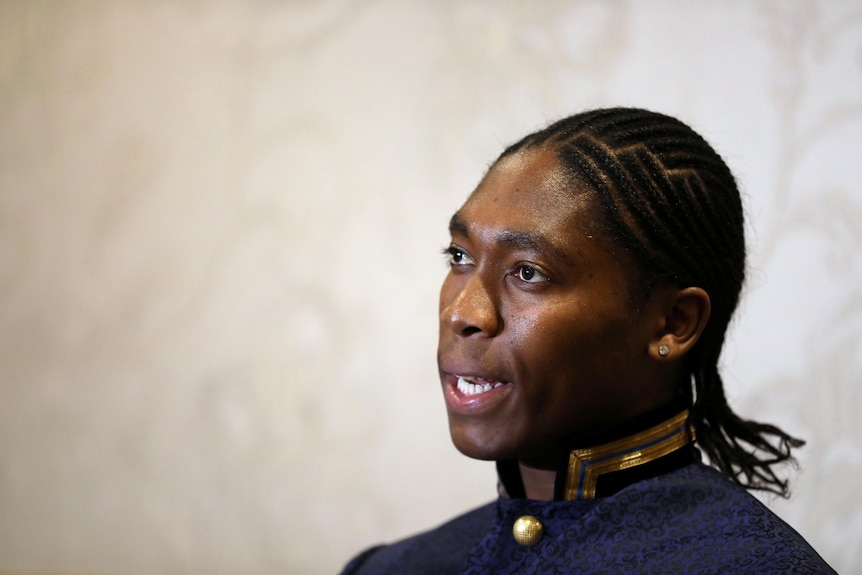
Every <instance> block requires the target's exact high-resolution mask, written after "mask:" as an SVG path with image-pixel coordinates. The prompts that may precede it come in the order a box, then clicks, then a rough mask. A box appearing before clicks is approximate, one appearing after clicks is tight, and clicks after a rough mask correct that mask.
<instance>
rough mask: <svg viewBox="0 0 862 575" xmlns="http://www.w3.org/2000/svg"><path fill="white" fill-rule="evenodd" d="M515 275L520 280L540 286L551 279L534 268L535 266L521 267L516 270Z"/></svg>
mask: <svg viewBox="0 0 862 575" xmlns="http://www.w3.org/2000/svg"><path fill="white" fill-rule="evenodd" d="M515 275H516V276H518V279H519V280H521V281H523V282H526V283H531V284H538V283H542V282H547V281H550V280H551V278H549V277H548V276H546V275H545V274H543V273H542V272H540V271H539V270H537V269H536V268H534V267H533V266H528V265H520V266H518V267H517V268H516V269H515Z"/></svg>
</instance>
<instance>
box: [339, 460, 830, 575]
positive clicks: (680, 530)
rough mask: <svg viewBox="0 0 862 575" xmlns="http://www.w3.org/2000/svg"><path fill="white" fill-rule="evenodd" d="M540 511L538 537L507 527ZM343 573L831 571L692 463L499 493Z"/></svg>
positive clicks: (793, 535)
mask: <svg viewBox="0 0 862 575" xmlns="http://www.w3.org/2000/svg"><path fill="white" fill-rule="evenodd" d="M523 515H533V516H535V517H537V518H538V519H539V520H540V521H541V522H542V524H543V526H544V533H545V534H544V537H543V538H542V540H541V541H540V542H539V543H538V544H537V545H535V546H534V547H529V548H528V547H522V546H520V545H519V544H518V543H517V542H516V541H515V540H514V538H513V536H512V525H513V524H514V522H515V521H516V520H517V519H518V518H519V517H521V516H523ZM343 573H344V575H352V574H356V575H385V574H399V575H400V574H411V575H423V574H429V575H430V574H434V575H445V574H449V573H452V574H456V573H457V574H463V575H480V574H482V575H485V574H490V573H493V574H499V575H505V574H510V573H511V574H515V573H518V574H522V575H551V574H567V573H578V574H589V573H608V574H611V573H613V574H626V573H632V574H635V573H637V574H645V573H673V574H679V573H692V574H695V573H703V574H707V573H733V574H737V573H757V574H760V575H764V574H765V575H771V574H778V573H800V574H801V573H834V571H833V570H832V569H831V568H830V567H829V566H828V565H827V564H826V563H825V562H824V561H823V559H821V558H820V556H819V555H818V554H817V553H816V552H815V551H814V550H813V549H812V548H811V547H810V546H809V545H808V543H807V542H806V541H805V540H804V539H803V538H802V537H801V536H800V535H799V534H798V533H797V532H796V531H794V530H793V529H792V528H791V527H790V526H789V525H787V524H786V523H784V522H783V521H782V520H781V519H779V518H778V517H777V516H776V515H775V514H773V513H772V512H771V511H769V510H768V509H767V508H766V507H765V506H764V505H763V504H761V503H760V502H759V501H758V500H757V499H755V498H754V497H752V496H751V495H750V494H749V493H747V492H746V491H745V490H744V489H743V488H741V487H739V486H738V485H736V484H735V483H733V482H731V481H730V480H729V479H727V478H726V477H725V476H724V475H722V474H721V473H719V472H717V471H715V470H714V469H712V468H709V467H706V466H705V465H703V464H700V463H695V464H691V465H688V466H686V467H683V468H681V469H678V470H676V471H673V472H671V473H668V474H666V475H662V476H659V477H654V478H652V479H648V480H645V481H640V482H638V483H635V484H633V485H631V486H629V487H627V488H625V489H623V490H622V491H620V492H618V493H616V494H614V495H611V496H609V497H604V498H598V499H592V500H582V501H535V500H530V499H508V498H506V497H500V498H499V499H498V500H497V501H496V502H494V503H491V504H489V505H485V506H483V507H480V508H478V509H476V510H474V511H471V512H469V513H466V514H464V515H462V516H460V517H458V518H456V519H454V520H452V521H450V522H449V523H446V524H445V525H442V526H440V527H438V528H437V529H434V530H432V531H429V532H427V533H423V534H421V535H417V536H415V537H411V538H409V539H405V540H403V541H401V542H399V543H395V544H393V545H388V546H381V547H376V548H373V549H370V550H368V551H366V552H365V553H363V554H362V555H360V556H358V557H356V558H355V559H354V560H353V561H351V562H350V563H349V564H348V565H347V567H346V568H345V570H344V572H343Z"/></svg>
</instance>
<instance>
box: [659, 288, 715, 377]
mask: <svg viewBox="0 0 862 575" xmlns="http://www.w3.org/2000/svg"><path fill="white" fill-rule="evenodd" d="M663 303H664V306H663V308H664V314H663V317H662V318H661V319H660V321H659V329H658V330H657V331H656V332H655V335H654V337H653V340H652V341H651V342H650V346H649V356H650V357H651V358H652V359H655V360H657V361H667V360H669V359H679V358H680V357H682V356H683V355H685V354H686V353H687V352H688V351H690V350H691V348H692V347H694V344H696V343H697V340H698V339H700V334H701V333H703V328H704V327H706V322H707V320H708V319H709V310H710V303H709V294H707V293H706V292H705V291H704V290H703V289H702V288H699V287H687V288H684V289H677V288H671V290H670V291H668V292H666V299H664V302H663Z"/></svg>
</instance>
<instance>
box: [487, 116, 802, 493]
mask: <svg viewBox="0 0 862 575" xmlns="http://www.w3.org/2000/svg"><path fill="white" fill-rule="evenodd" d="M539 147H550V148H551V149H553V150H554V151H555V153H556V155H557V158H558V160H559V162H560V165H561V166H562V168H563V170H565V172H566V173H567V174H568V176H569V179H570V181H571V183H572V184H573V185H578V184H581V185H586V186H587V187H588V188H589V189H590V190H592V191H593V192H594V193H595V195H596V198H597V200H598V204H599V205H600V206H601V212H602V215H603V219H604V223H605V225H606V226H607V232H608V233H609V235H610V237H611V238H612V240H614V241H615V242H616V244H617V245H619V246H620V247H622V248H623V249H625V250H627V251H629V253H630V254H631V255H632V256H633V257H632V260H633V261H634V262H636V265H637V266H638V267H639V272H640V274H641V277H640V280H641V281H640V283H641V284H642V289H643V290H644V291H645V292H647V293H648V292H649V290H651V289H652V288H653V287H655V286H656V285H658V284H659V283H661V282H673V283H675V284H677V285H680V286H681V287H688V286H698V287H701V288H703V289H704V290H705V291H706V292H707V293H708V294H709V297H710V303H711V312H710V318H709V321H708V322H707V325H706V327H705V328H704V331H703V333H702V334H701V337H700V339H699V340H698V342H697V344H696V345H695V346H694V348H693V349H692V350H691V351H690V352H689V354H688V355H687V357H686V359H685V369H686V370H687V371H688V377H687V381H688V382H690V383H688V384H687V385H684V389H682V390H681V392H682V393H684V394H685V395H686V397H688V399H689V401H690V402H691V403H692V404H693V405H692V409H691V415H690V418H691V420H690V421H691V424H692V425H693V426H694V428H695V432H696V436H697V443H698V445H699V446H700V448H701V449H702V450H703V452H704V453H705V454H706V456H707V457H708V459H709V461H710V463H711V464H712V465H714V466H715V467H717V468H718V469H720V470H722V471H723V472H724V473H726V474H727V475H728V476H729V477H731V478H732V479H733V480H734V481H736V482H737V483H739V484H740V485H743V486H744V487H746V488H749V489H757V490H764V491H770V492H773V493H777V494H779V495H782V496H785V497H786V496H787V495H788V493H789V490H788V483H787V480H782V479H781V478H780V477H779V476H778V475H777V474H776V472H775V466H776V465H777V464H781V463H792V464H795V463H796V460H795V458H794V457H793V455H792V453H791V451H792V449H793V448H796V447H800V446H802V445H804V442H803V441H802V440H800V439H796V438H794V437H792V436H790V435H788V434H787V433H785V432H784V431H782V430H781V429H779V428H778V427H776V426H774V425H769V424H765V423H759V422H756V421H751V420H744V419H742V418H740V417H739V416H738V415H737V414H736V413H734V412H733V410H732V409H731V408H730V406H729V405H728V403H727V398H726V396H725V393H724V384H723V382H722V379H721V376H720V374H719V372H718V361H719V356H720V355H721V349H722V346H723V345H724V339H725V332H726V331H727V327H728V324H729V323H730V320H731V317H732V316H733V312H734V310H735V309H736V306H737V303H738V301H739V296H740V292H741V290H742V284H743V281H744V279H745V257H746V256H745V232H744V218H743V210H742V201H741V199H740V194H739V190H738V188H737V185H736V180H735V179H734V177H733V174H732V173H731V172H730V169H729V168H728V167H727V165H726V164H725V163H724V161H723V160H722V159H721V157H720V156H719V155H718V154H717V153H716V152H715V150H713V149H712V147H711V146H710V145H709V144H708V143H707V142H706V141H705V140H704V139H703V138H702V137H701V136H700V135H698V134H697V133H696V132H695V131H694V130H692V129H691V128H690V127H688V126H687V125H686V124H684V123H682V122H680V121H679V120H677V119H676V118H672V117H670V116H666V115H663V114H658V113H655V112H650V111H647V110H641V109H635V108H608V109H600V110H594V111H590V112H585V113H582V114H577V115H574V116H571V117H568V118H565V119H563V120H560V121H557V122H555V123H553V124H551V125H550V126H548V127H547V128H545V129H543V130H540V131H538V132H536V133H534V134H531V135H529V136H527V137H525V138H523V139H522V140H520V141H518V142H516V143H515V144H512V145H511V146H509V147H508V148H507V149H506V150H505V151H504V152H503V153H502V154H501V156H500V159H502V158H504V157H506V156H509V155H512V154H515V153H517V152H518V151H520V150H524V149H532V148H539Z"/></svg>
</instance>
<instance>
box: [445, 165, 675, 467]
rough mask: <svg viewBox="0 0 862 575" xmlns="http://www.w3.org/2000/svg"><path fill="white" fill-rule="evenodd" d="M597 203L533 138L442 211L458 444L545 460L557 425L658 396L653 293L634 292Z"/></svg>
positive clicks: (451, 403)
mask: <svg viewBox="0 0 862 575" xmlns="http://www.w3.org/2000/svg"><path fill="white" fill-rule="evenodd" d="M593 210H594V208H593V203H592V202H591V200H590V194H589V193H588V192H585V193H572V191H571V190H566V189H564V184H563V178H562V176H561V172H560V170H559V169H558V166H557V161H556V158H555V156H554V154H553V152H552V151H548V150H544V149H539V150H528V151H524V152H520V153H518V154H516V155H514V156H510V157H508V158H505V159H503V160H501V161H500V162H498V164H497V165H496V166H494V167H493V168H492V169H491V171H490V172H489V173H488V175H487V176H486V177H485V179H484V180H483V181H482V182H481V183H480V184H479V187H478V188H477V189H476V191H475V192H474V193H473V194H472V196H471V197H470V198H469V200H468V201H467V203H466V204H464V206H463V207H462V208H461V209H460V210H459V211H458V212H457V213H456V214H455V215H454V216H453V217H452V222H451V226H450V228H451V236H452V240H451V245H450V248H449V257H450V264H451V269H450V271H449V273H448V275H447V276H446V279H445V281H444V282H443V287H442V289H441V292H440V340H439V346H438V366H439V369H440V379H441V382H442V385H443V391H444V395H445V398H446V406H447V412H448V416H449V428H450V431H451V434H452V440H453V441H454V443H455V446H456V447H457V448H458V449H459V450H460V451H462V452H463V453H464V454H466V455H468V456H470V457H475V458H479V459H521V460H524V461H534V462H536V463H542V462H545V461H546V460H547V458H548V457H550V456H551V453H553V451H554V449H555V447H556V445H557V444H558V442H559V441H560V440H561V439H563V438H564V437H566V436H569V435H572V434H575V433H579V432H584V431H588V430H591V429H594V428H597V427H601V426H604V425H610V424H613V423H617V422H619V421H624V420H626V419H628V418H630V417H633V416H635V415H638V414H639V413H641V412H643V411H646V410H647V409H649V408H651V407H654V406H655V405H658V403H659V401H660V400H659V399H658V398H657V397H656V391H655V390H654V387H655V386H654V385H653V383H654V382H651V381H646V379H648V378H647V377H645V374H646V373H649V369H648V368H646V366H647V363H648V361H649V360H648V356H647V351H648V347H649V344H650V341H651V336H652V335H654V333H655V332H656V331H657V329H658V328H657V327H656V325H655V322H654V321H653V319H652V316H651V315H649V314H650V312H649V309H650V308H651V306H650V304H649V303H648V302H645V304H644V305H642V306H636V305H635V304H634V303H633V299H632V297H631V296H632V294H634V293H636V291H635V287H634V286H633V285H632V282H633V279H632V278H633V277H634V274H633V268H632V267H631V263H630V262H629V261H628V260H627V259H625V256H623V255H619V254H617V255H615V254H614V253H613V251H614V250H613V247H612V246H611V244H610V243H608V242H607V241H606V240H605V239H603V238H601V237H599V234H598V232H597V231H595V230H597V229H598V226H596V225H594V221H595V220H596V217H595V213H594V211H593ZM637 307H640V309H636V308H637ZM664 399H666V398H661V401H663V400H664Z"/></svg>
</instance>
